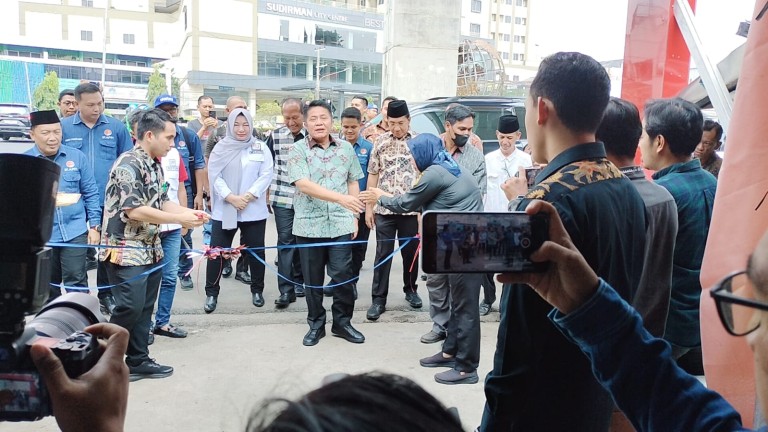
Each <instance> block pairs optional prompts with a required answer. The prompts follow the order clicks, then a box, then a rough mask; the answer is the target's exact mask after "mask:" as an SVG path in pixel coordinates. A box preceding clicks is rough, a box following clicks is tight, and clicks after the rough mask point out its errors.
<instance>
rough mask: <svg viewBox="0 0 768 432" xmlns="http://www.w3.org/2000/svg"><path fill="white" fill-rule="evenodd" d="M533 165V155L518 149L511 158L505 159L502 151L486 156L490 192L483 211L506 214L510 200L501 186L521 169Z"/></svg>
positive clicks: (486, 196) (486, 197)
mask: <svg viewBox="0 0 768 432" xmlns="http://www.w3.org/2000/svg"><path fill="white" fill-rule="evenodd" d="M531 165H533V160H532V159H531V155H529V154H528V153H525V152H523V151H521V150H518V149H515V151H514V152H513V153H512V154H511V155H509V157H504V155H503V154H501V149H499V150H495V151H492V152H490V153H488V154H487V155H485V171H486V174H487V176H488V180H487V182H488V191H487V192H486V195H485V205H484V207H483V209H484V210H485V211H487V212H506V211H507V207H508V206H509V200H508V199H507V195H506V194H504V191H503V190H502V189H501V185H502V184H504V182H505V181H507V180H508V179H509V178H510V177H514V176H515V174H516V173H517V172H518V170H519V169H520V167H523V168H526V167H529V166H531Z"/></svg>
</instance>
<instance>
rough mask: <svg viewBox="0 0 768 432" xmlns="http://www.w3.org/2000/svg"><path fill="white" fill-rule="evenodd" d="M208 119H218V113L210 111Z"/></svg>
mask: <svg viewBox="0 0 768 432" xmlns="http://www.w3.org/2000/svg"><path fill="white" fill-rule="evenodd" d="M208 117H213V118H216V111H213V110H211V111H208Z"/></svg>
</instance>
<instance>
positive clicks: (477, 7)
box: [472, 0, 483, 13]
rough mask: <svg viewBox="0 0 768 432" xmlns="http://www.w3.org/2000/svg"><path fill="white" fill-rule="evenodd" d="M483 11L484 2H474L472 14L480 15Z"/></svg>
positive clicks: (477, 0) (475, 0)
mask: <svg viewBox="0 0 768 432" xmlns="http://www.w3.org/2000/svg"><path fill="white" fill-rule="evenodd" d="M481 10H483V0H472V12H474V13H480V11H481Z"/></svg>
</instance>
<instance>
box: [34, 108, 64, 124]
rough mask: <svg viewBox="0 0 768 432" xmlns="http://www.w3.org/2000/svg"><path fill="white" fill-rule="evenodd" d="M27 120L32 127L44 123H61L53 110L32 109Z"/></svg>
mask: <svg viewBox="0 0 768 432" xmlns="http://www.w3.org/2000/svg"><path fill="white" fill-rule="evenodd" d="M29 121H30V123H31V124H32V127H35V126H38V125H44V124H54V123H61V120H59V115H58V114H56V111H54V110H45V111H33V112H31V113H29Z"/></svg>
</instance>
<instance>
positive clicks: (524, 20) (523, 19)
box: [515, 17, 528, 25]
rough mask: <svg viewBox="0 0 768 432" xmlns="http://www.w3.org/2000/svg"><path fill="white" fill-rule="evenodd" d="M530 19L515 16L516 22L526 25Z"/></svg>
mask: <svg viewBox="0 0 768 432" xmlns="http://www.w3.org/2000/svg"><path fill="white" fill-rule="evenodd" d="M527 21H528V20H527V19H525V18H521V17H515V24H520V25H525V24H526V22H527Z"/></svg>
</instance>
